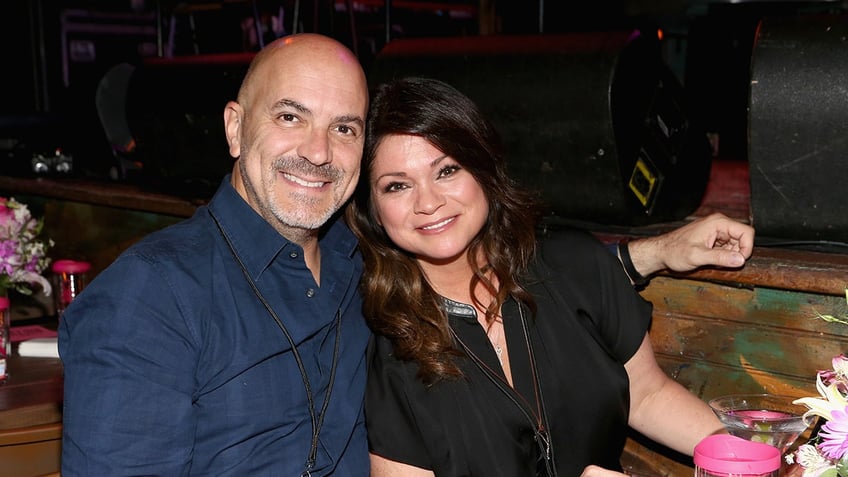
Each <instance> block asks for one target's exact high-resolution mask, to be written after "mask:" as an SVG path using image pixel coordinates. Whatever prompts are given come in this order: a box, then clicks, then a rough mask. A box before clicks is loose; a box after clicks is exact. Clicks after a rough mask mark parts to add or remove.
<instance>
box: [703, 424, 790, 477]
mask: <svg viewBox="0 0 848 477" xmlns="http://www.w3.org/2000/svg"><path fill="white" fill-rule="evenodd" d="M693 457H694V461H695V465H696V466H698V467H700V468H702V469H705V470H708V471H711V472H721V473H725V474H736V475H748V474H751V475H760V474H766V473H769V472H774V471H775V470H777V469H779V468H780V450H778V449H777V447H774V446H770V445H768V444H763V443H761V442H752V441H748V440H745V439H742V438H741V437H736V436H732V435H730V434H716V435H712V436H709V437H706V438H704V439H703V440H702V441H701V442H699V443H698V445H696V446H695V454H694V456H693Z"/></svg>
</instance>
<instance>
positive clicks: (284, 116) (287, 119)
mask: <svg viewBox="0 0 848 477" xmlns="http://www.w3.org/2000/svg"><path fill="white" fill-rule="evenodd" d="M280 119H282V120H283V121H285V122H293V121H297V116H295V115H294V114H291V113H283V114H281V115H280Z"/></svg>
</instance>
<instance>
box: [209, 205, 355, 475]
mask: <svg viewBox="0 0 848 477" xmlns="http://www.w3.org/2000/svg"><path fill="white" fill-rule="evenodd" d="M209 215H210V216H211V217H212V220H213V221H214V222H215V225H216V226H217V227H218V231H219V232H220V233H221V236H222V237H223V238H224V241H225V242H226V243H227V247H229V249H230V252H232V254H233V257H235V259H236V262H238V264H239V267H241V271H242V273H243V274H244V278H245V280H247V283H248V284H249V285H250V288H251V289H252V290H253V294H254V295H256V297H257V298H258V299H259V301H260V302H262V305H263V306H264V307H265V309H266V310H267V311H268V314H270V315H271V318H273V319H274V322H275V323H277V326H278V327H279V328H280V331H282V332H283V335H285V337H286V340H288V342H289V345H290V346H291V350H292V355H293V356H294V360H295V362H297V369H298V370H299V371H300V377H301V379H302V380H303V387H304V389H305V390H306V400H307V402H308V403H309V418H310V420H311V421H312V442H311V445H310V447H309V455H307V456H306V464H305V469H304V470H303V472H302V473H301V474H300V477H309V476H311V475H312V469H313V468H314V467H315V461H316V459H317V456H318V437H319V435H320V434H321V427H323V425H324V416H325V415H326V414H327V407H328V406H329V405H330V394H331V393H332V391H333V384H334V383H335V380H336V369H337V368H338V364H339V344H340V342H341V336H342V314H341V311H339V310H336V339H335V345H334V347H333V361H332V364H331V366H330V382H329V383H328V384H327V394H326V395H324V403H323V404H322V405H321V412H320V413H318V414H317V415H316V414H315V397H314V396H313V393H312V385H311V383H310V381H309V376H308V375H307V374H306V366H304V364H303V358H301V356H300V352H299V351H298V350H297V346H295V343H294V339H293V338H292V336H291V334H290V333H289V330H288V329H287V328H286V326H285V325H284V324H283V322H282V321H281V320H280V317H279V316H277V313H276V312H274V309H273V308H271V305H270V304H269V303H268V301H267V300H266V299H265V296H264V295H262V292H260V291H259V288H257V286H256V283H254V281H253V278H251V276H250V273H249V272H248V271H247V267H245V265H244V262H243V261H242V260H241V257H240V256H239V254H238V253H237V252H236V249H235V247H234V246H233V243H232V241H230V237H229V236H227V234H226V233H225V232H224V229H223V227H221V223H220V222H218V218H217V217H215V214H213V213H212V211H211V210H210V211H209Z"/></svg>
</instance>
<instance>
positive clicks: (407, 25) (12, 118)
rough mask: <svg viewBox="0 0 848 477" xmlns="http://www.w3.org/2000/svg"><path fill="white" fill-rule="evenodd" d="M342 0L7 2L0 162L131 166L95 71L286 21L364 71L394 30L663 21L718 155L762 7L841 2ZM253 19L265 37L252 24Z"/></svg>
mask: <svg viewBox="0 0 848 477" xmlns="http://www.w3.org/2000/svg"><path fill="white" fill-rule="evenodd" d="M352 3H353V5H354V14H353V17H352V18H351V16H350V15H349V12H348V11H347V10H346V8H345V4H346V2H345V1H344V0H336V1H327V0H323V1H322V0H315V1H300V2H296V1H279V2H272V1H268V0H256V1H255V2H252V1H238V0H228V1H218V2H211V1H210V2H198V1H190V2H175V1H173V0H161V1H159V2H156V1H152V0H133V1H129V0H121V1H119V0H96V1H95V0H87V1H83V0H78V1H72V0H67V1H59V0H8V1H4V2H2V6H0V49H2V58H3V63H4V67H3V75H2V76H3V87H2V89H0V94H2V101H0V153H2V156H0V161H2V163H0V172H6V173H15V172H17V171H19V172H21V173H27V172H29V160H30V158H31V156H32V155H33V154H39V153H40V154H44V155H50V154H55V153H56V151H57V148H58V149H61V150H62V154H68V155H72V156H73V157H74V159H75V161H74V173H75V174H77V175H86V176H97V177H111V178H112V179H115V178H118V179H121V178H127V177H130V176H131V175H132V174H131V169H132V164H131V162H129V163H123V164H118V166H119V167H117V169H116V161H118V160H119V159H120V157H119V156H120V155H121V154H122V152H123V151H121V150H117V151H116V150H115V149H116V145H115V142H116V141H115V138H114V136H115V134H116V133H115V131H111V135H112V137H111V138H110V137H107V136H108V135H109V132H107V131H104V128H103V127H102V126H101V124H102V123H101V121H100V120H99V118H98V115H97V110H96V108H95V99H94V98H95V95H96V89H97V86H98V83H99V82H100V81H101V79H102V78H103V76H104V74H105V73H106V72H107V71H108V70H109V69H110V68H112V67H113V66H115V65H116V64H118V63H121V62H128V63H130V64H134V65H138V64H141V63H142V62H144V61H146V60H150V59H157V58H163V57H164V58H167V59H174V58H175V59H177V60H179V59H182V58H186V57H189V56H194V55H197V54H200V55H210V54H222V53H225V54H231V53H240V52H253V51H256V50H257V49H258V48H259V46H260V44H261V43H262V42H267V41H270V40H272V39H273V38H275V37H278V36H281V35H285V34H288V33H291V32H292V31H293V30H294V29H295V28H297V29H298V30H300V31H316V32H320V33H324V34H327V35H330V36H333V37H335V38H337V39H339V40H340V41H342V42H343V43H346V44H347V45H348V46H350V47H351V48H353V49H354V50H355V51H356V52H357V54H358V55H359V57H360V60H361V61H362V63H363V66H364V67H365V68H366V71H367V70H368V68H369V66H370V65H371V63H372V61H373V60H374V57H375V56H376V55H377V54H378V53H379V51H380V50H381V49H382V48H383V46H384V45H385V44H386V41H387V40H389V41H390V40H392V39H396V38H417V37H422V38H426V37H436V36H474V35H483V34H506V35H512V34H538V33H555V32H574V31H609V30H618V29H629V28H640V29H644V30H651V29H656V28H660V29H662V31H663V34H664V36H663V40H662V54H663V57H664V59H665V61H666V63H667V64H668V65H669V67H670V68H671V69H672V71H673V72H674V74H675V75H676V76H677V78H678V79H679V81H680V82H681V84H682V85H683V86H684V91H685V95H686V98H687V101H688V104H689V106H690V112H689V114H690V115H691V116H692V117H693V118H694V119H696V120H697V121H698V122H699V123H700V124H703V125H704V128H705V129H706V130H707V132H709V133H710V134H712V135H713V136H714V137H716V138H720V142H719V143H718V146H717V150H716V151H715V152H716V154H717V155H720V156H722V157H726V158H732V159H739V160H745V159H746V154H747V151H746V145H747V134H748V133H747V126H746V125H747V118H746V109H747V106H748V87H749V80H750V59H751V48H752V42H753V39H754V35H755V29H756V26H757V24H758V22H759V20H760V19H762V18H763V17H767V16H775V15H779V16H784V15H789V16H791V15H806V14H811V13H842V12H843V11H844V9H845V5H844V3H845V2H837V1H802V2H797V1H796V2H791V1H742V2H732V3H731V2H719V1H670V0H669V1H647V0H645V1H635V0H634V1H624V0H619V1H615V0H609V1H567V0H565V1H551V0H548V1H543V2H541V4H540V2H539V1H525V0H513V1H506V0H480V1H479V2H476V1H445V2H425V1H397V0H396V1H393V2H390V3H391V8H390V9H389V10H388V11H387V9H386V3H387V2H383V1H378V0H369V1H365V0H360V1H353V2H352ZM296 9H297V10H296ZM295 15H297V19H298V24H297V25H295V23H294V19H295ZM257 18H258V19H259V24H260V25H262V41H261V42H260V41H258V40H257V39H256V34H255V31H256V30H255V22H254V20H255V19H257ZM387 18H388V19H389V20H390V21H389V24H390V25H391V26H390V28H386V25H387V21H386V20H387ZM216 64H218V65H220V64H221V63H220V62H219V63H216ZM241 66H243V64H242V65H239V64H238V62H236V63H235V64H229V65H228V66H225V67H224V69H227V68H230V70H231V71H230V72H227V73H225V76H227V75H232V77H233V78H238V76H239V74H240V73H239V71H240V70H239V68H240V67H241ZM186 74H187V75H190V74H191V73H186ZM204 77H205V78H209V76H200V77H198V78H191V77H190V76H186V77H185V78H186V79H187V80H191V81H194V80H195V79H196V80H197V81H196V83H194V84H196V88H199V89H200V90H201V91H202V92H204V93H203V94H198V96H199V97H204V98H206V99H209V101H206V102H205V104H207V105H208V106H209V107H211V108H212V111H213V112H215V114H217V112H219V111H220V109H221V106H222V104H218V103H216V101H217V102H221V101H225V100H226V99H228V98H219V97H218V96H220V95H221V88H222V83H221V82H220V81H219V79H220V78H218V77H216V78H218V79H215V80H212V81H204V80H203V78H204ZM227 79H229V76H227V78H224V80H227ZM222 81H223V80H222ZM161 87H162V88H163V89H164V90H165V91H164V92H163V94H162V96H161V97H159V96H157V98H156V101H157V102H159V103H161V104H162V106H161V107H166V106H164V104H165V103H166V101H165V99H164V98H167V94H168V91H167V89H168V83H167V82H166V83H164V84H162V85H161ZM204 88H205V89H204ZM215 88H217V90H216V89H215ZM207 92H208V93H207ZM145 101H146V100H141V102H142V103H144V102H145ZM143 106H149V105H143ZM128 107H130V106H128ZM130 113H133V112H132V111H131V112H130ZM174 113H177V114H178V113H179V112H178V111H177V112H174ZM138 114H141V113H137V116H138ZM189 119H191V118H189ZM197 121H198V122H201V120H200V119H198V120H197ZM204 127H205V126H204V125H203V124H200V125H199V128H200V130H203V129H204ZM173 132H175V133H178V132H179V131H173ZM194 133H195V134H197V132H196V131H195V132H194ZM201 134H202V133H201ZM208 136H209V141H210V142H211V144H210V145H209V147H210V148H214V147H217V145H218V143H216V142H215V139H214V138H213V136H214V134H209V135H208ZM201 139H202V138H201ZM218 140H220V139H218ZM193 142H195V141H193ZM195 143H196V142H195ZM118 149H120V146H118ZM177 153H178V154H179V153H180V151H179V150H178V151H177ZM116 157H117V159H116ZM170 161H171V164H170V165H169V166H168V167H165V168H162V167H160V170H161V171H166V170H174V169H178V168H179V167H178V165H177V164H175V162H179V158H176V159H171V160H170ZM213 167H217V166H214V165H213ZM163 173H166V172H163ZM200 175H202V174H200Z"/></svg>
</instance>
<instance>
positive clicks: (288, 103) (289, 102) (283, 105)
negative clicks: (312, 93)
mask: <svg viewBox="0 0 848 477" xmlns="http://www.w3.org/2000/svg"><path fill="white" fill-rule="evenodd" d="M288 108H292V109H295V110H297V112H299V113H303V114H312V111H311V110H310V109H309V108H307V107H306V106H304V105H302V104H300V103H298V102H297V101H295V100H293V99H285V98H284V99H281V100H279V101H277V102H276V103H275V104H274V111H279V110H281V109H288Z"/></svg>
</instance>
